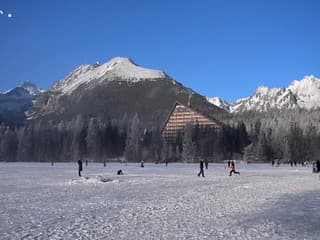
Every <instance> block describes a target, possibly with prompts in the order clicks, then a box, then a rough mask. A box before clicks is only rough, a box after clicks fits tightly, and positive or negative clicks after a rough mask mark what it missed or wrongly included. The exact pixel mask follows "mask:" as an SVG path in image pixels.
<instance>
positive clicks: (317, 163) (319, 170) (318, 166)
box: [316, 160, 320, 172]
mask: <svg viewBox="0 0 320 240" xmlns="http://www.w3.org/2000/svg"><path fill="white" fill-rule="evenodd" d="M316 166H317V172H320V160H317V162H316Z"/></svg>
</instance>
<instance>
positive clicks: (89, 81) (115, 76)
mask: <svg viewBox="0 0 320 240" xmlns="http://www.w3.org/2000/svg"><path fill="white" fill-rule="evenodd" d="M166 76H167V75H166V74H165V73H164V72H162V71H159V70H153V69H147V68H142V67H140V66H138V65H136V64H135V63H134V62H133V61H132V60H130V59H128V58H123V57H115V58H113V59H111V60H110V61H109V62H106V63H104V64H101V65H100V64H94V65H82V66H80V67H78V68H76V69H75V70H74V71H72V72H71V73H70V74H69V75H68V76H67V77H66V78H65V79H63V80H61V81H59V82H58V83H56V84H55V85H54V86H53V90H54V91H60V92H62V93H63V94H70V93H72V92H73V91H74V90H75V89H77V88H78V87H79V86H81V85H87V86H88V87H92V86H95V85H97V84H99V83H103V82H105V81H114V80H121V81H130V82H138V81H141V80H146V79H148V80H156V79H161V78H165V77H166Z"/></svg>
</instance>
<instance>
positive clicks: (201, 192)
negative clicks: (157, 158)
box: [0, 163, 320, 240]
mask: <svg viewBox="0 0 320 240" xmlns="http://www.w3.org/2000/svg"><path fill="white" fill-rule="evenodd" d="M120 168H121V169H122V170H123V171H124V174H125V175H123V176H117V175H115V173H116V170H118V169H120ZM237 168H238V170H239V171H240V172H241V175H240V176H239V175H235V176H232V177H229V176H228V172H227V171H228V170H227V169H225V166H224V165H223V164H209V170H206V171H205V174H206V177H205V178H200V177H197V176H196V174H197V173H198V170H199V167H198V164H169V166H168V168H165V166H164V165H163V164H160V165H155V164H146V165H145V168H140V167H139V164H133V163H132V164H128V166H125V165H124V164H120V163H112V164H108V165H107V167H103V166H102V164H96V163H95V164H93V163H89V166H88V167H86V166H84V171H83V175H84V176H88V177H89V179H87V180H86V179H84V178H79V177H77V175H76V174H77V165H76V164H74V163H56V164H55V166H53V167H52V166H50V164H49V163H0V190H1V192H0V203H1V210H0V239H5V240H7V239H8V240H9V239H228V240H229V239H240V240H241V239H281V240H282V239H297V240H298V239H299V240H300V239H308V240H309V239H310V240H316V239H319V238H320V237H319V236H320V230H319V227H318V224H319V222H320V211H319V208H320V207H319V205H318V203H319V202H320V192H319V190H320V181H319V176H318V175H317V174H312V173H311V169H310V167H309V168H303V167H298V168H291V167H288V166H281V167H280V168H271V167H270V166H269V165H266V164H251V165H245V164H238V165H237ZM99 176H103V177H108V178H111V179H112V180H113V181H111V182H106V183H103V182H100V181H99Z"/></svg>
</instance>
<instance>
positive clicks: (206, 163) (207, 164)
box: [204, 159, 209, 169]
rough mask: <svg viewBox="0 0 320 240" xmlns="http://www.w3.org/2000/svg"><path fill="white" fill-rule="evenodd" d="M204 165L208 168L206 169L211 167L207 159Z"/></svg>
mask: <svg viewBox="0 0 320 240" xmlns="http://www.w3.org/2000/svg"><path fill="white" fill-rule="evenodd" d="M204 165H205V166H206V169H208V166H209V161H208V160H207V159H206V160H204Z"/></svg>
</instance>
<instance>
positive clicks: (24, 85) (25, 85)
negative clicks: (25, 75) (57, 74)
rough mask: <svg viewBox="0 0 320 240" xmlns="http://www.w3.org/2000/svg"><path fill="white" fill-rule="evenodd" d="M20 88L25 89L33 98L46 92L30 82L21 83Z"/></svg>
mask: <svg viewBox="0 0 320 240" xmlns="http://www.w3.org/2000/svg"><path fill="white" fill-rule="evenodd" d="M18 87H21V88H23V89H25V90H26V91H28V93H29V94H30V95H33V96H36V95H39V94H40V93H42V92H44V91H45V90H44V89H42V88H40V87H37V86H36V85H35V84H33V83H32V82H30V81H24V82H22V83H20V84H18Z"/></svg>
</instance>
